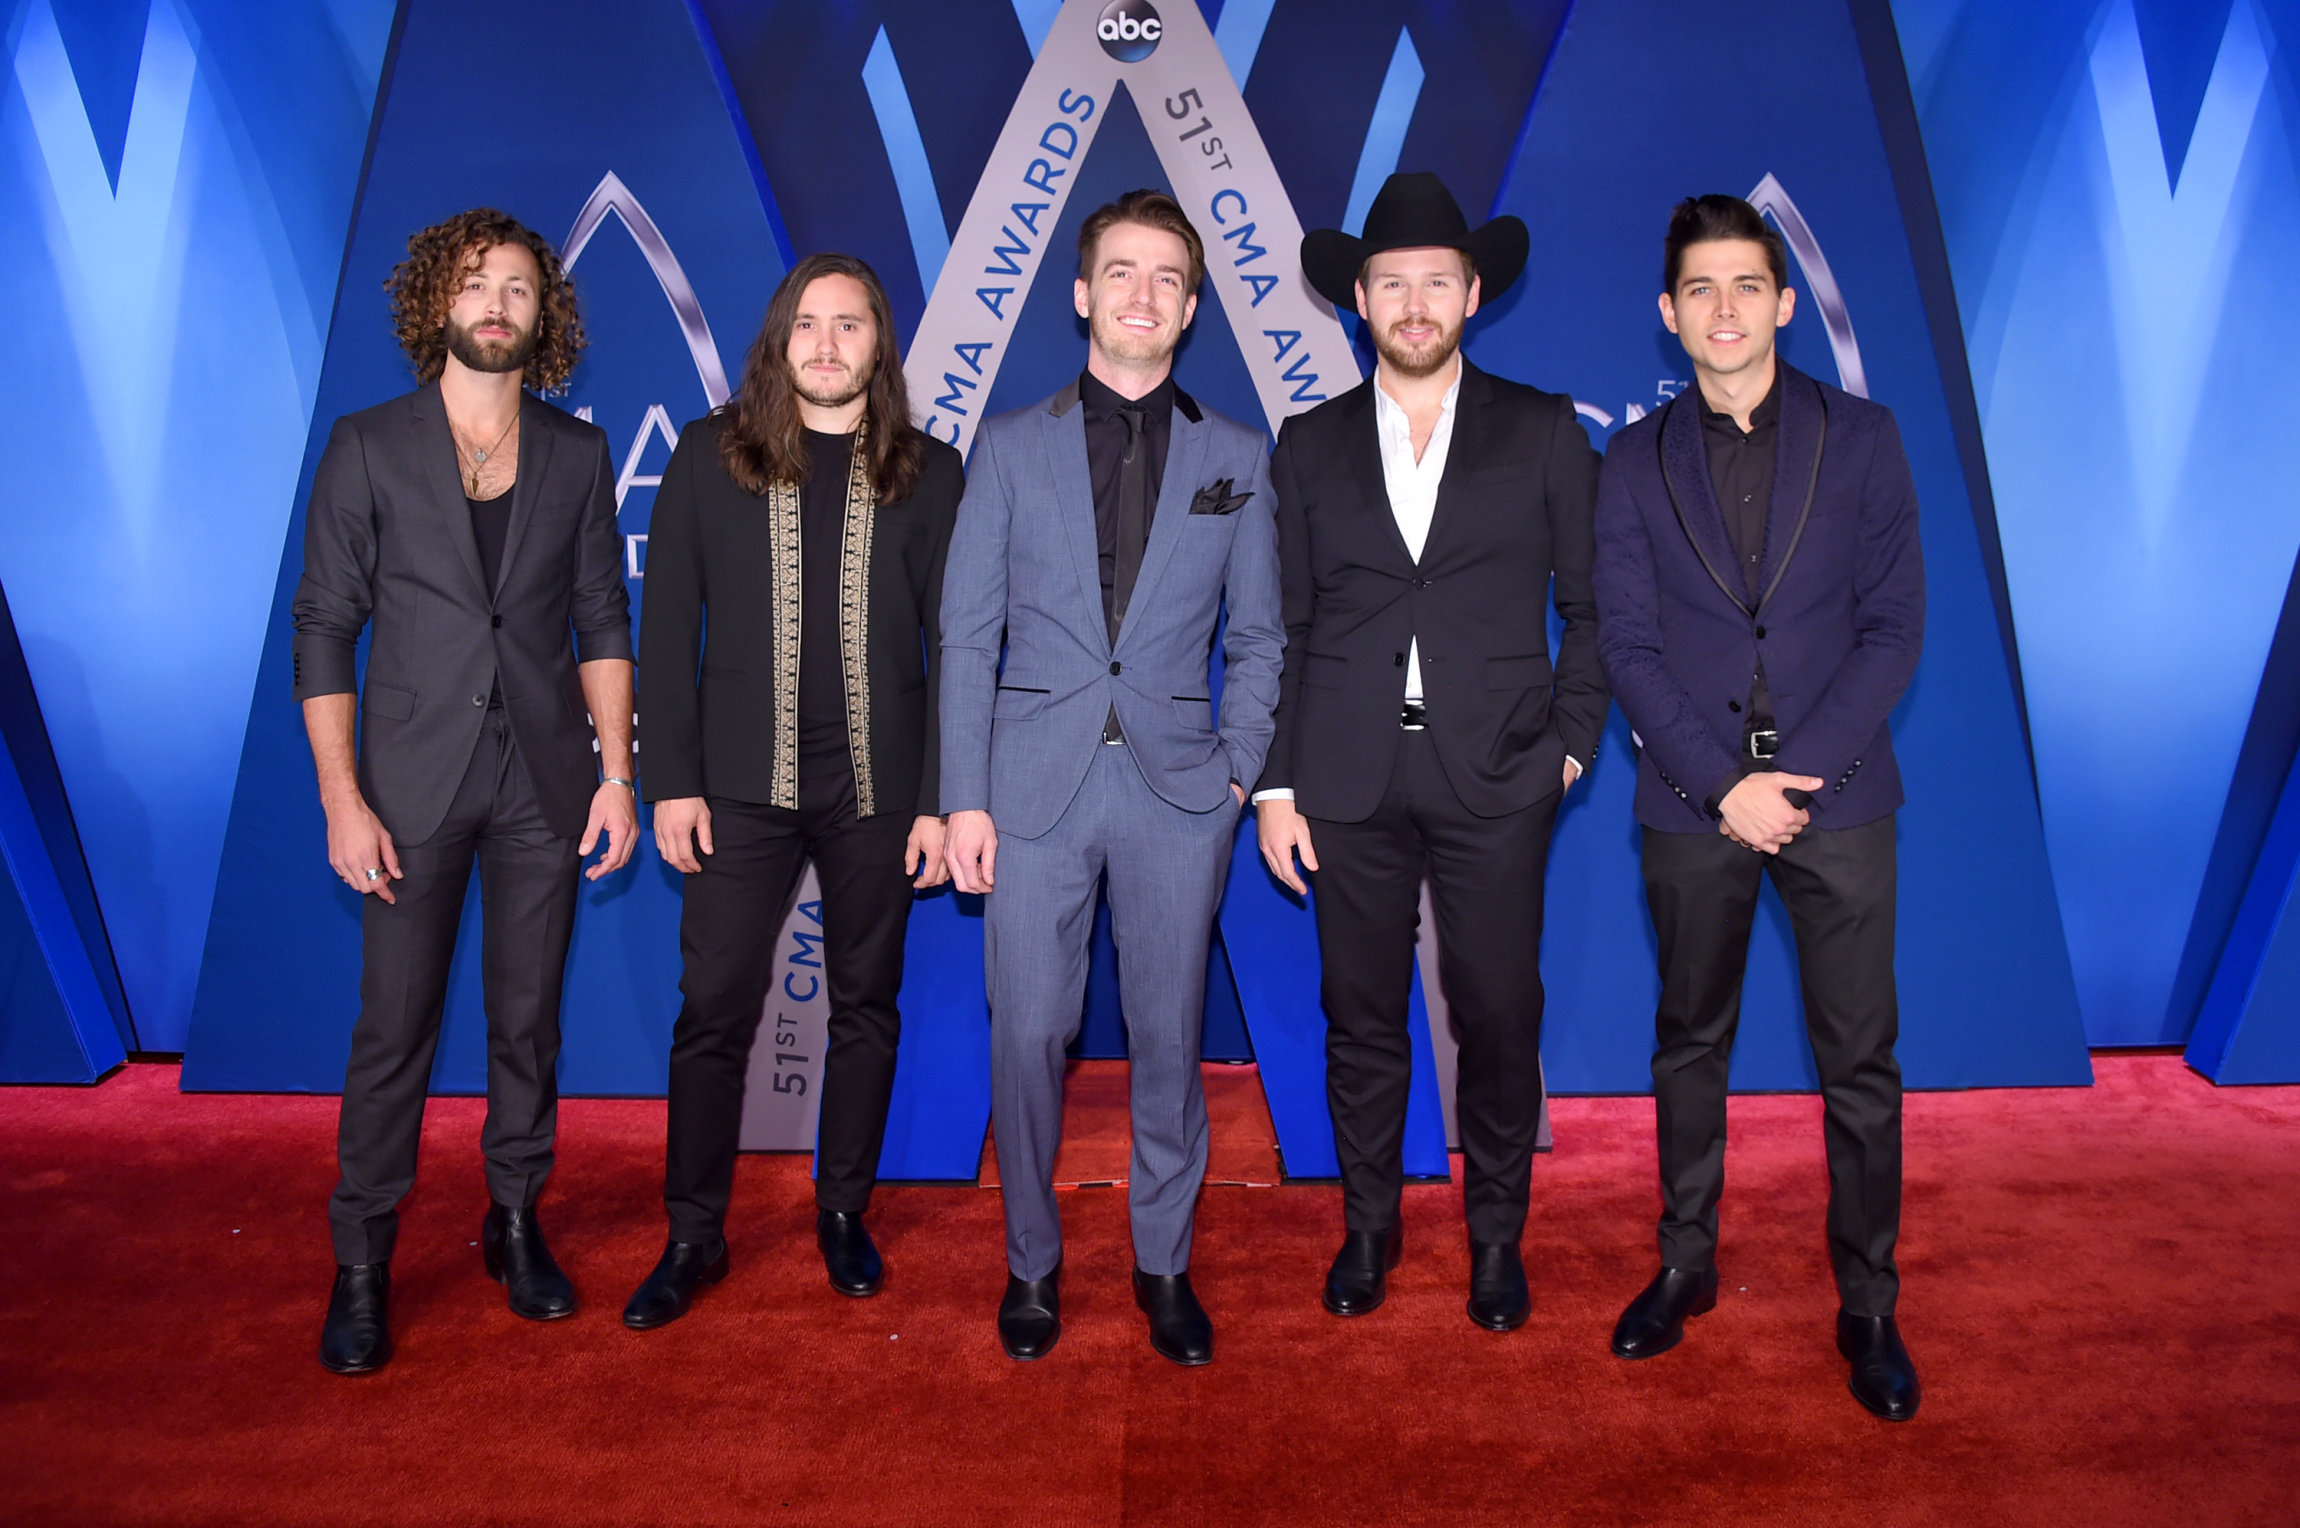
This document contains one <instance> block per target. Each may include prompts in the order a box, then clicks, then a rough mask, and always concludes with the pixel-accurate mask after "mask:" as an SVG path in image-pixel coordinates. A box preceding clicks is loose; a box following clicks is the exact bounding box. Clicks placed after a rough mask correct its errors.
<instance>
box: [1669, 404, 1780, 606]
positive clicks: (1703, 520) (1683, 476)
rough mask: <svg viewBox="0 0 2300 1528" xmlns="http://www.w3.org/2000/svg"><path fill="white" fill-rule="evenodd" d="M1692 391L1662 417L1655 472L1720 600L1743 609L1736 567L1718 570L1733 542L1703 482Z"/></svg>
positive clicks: (1705, 471)
mask: <svg viewBox="0 0 2300 1528" xmlns="http://www.w3.org/2000/svg"><path fill="white" fill-rule="evenodd" d="M1692 391H1693V389H1692V388H1690V387H1688V388H1687V389H1686V390H1685V392H1683V393H1679V394H1678V395H1677V396H1678V397H1679V398H1680V399H1681V400H1683V401H1681V402H1677V403H1672V404H1670V405H1669V414H1668V417H1667V418H1666V419H1664V420H1663V421H1662V427H1661V470H1662V472H1663V474H1664V475H1666V476H1667V478H1668V480H1669V481H1668V487H1669V491H1670V497H1671V498H1672V499H1673V500H1675V502H1676V506H1677V513H1678V516H1679V518H1680V519H1681V520H1682V521H1683V523H1684V527H1685V534H1686V537H1687V538H1688V539H1689V540H1690V541H1691V542H1692V543H1693V550H1694V552H1695V553H1696V554H1697V555H1698V556H1699V557H1700V558H1701V562H1702V565H1703V566H1705V567H1706V568H1708V570H1709V576H1710V578H1711V579H1713V580H1714V581H1715V582H1716V584H1717V587H1718V588H1720V589H1722V590H1724V591H1725V596H1726V598H1728V599H1730V600H1732V601H1733V603H1735V604H1736V605H1740V606H1742V607H1743V608H1744V609H1746V608H1747V606H1748V599H1747V596H1746V595H1745V594H1744V593H1743V592H1742V583H1741V579H1740V577H1739V570H1738V569H1737V568H1735V573H1734V576H1733V577H1732V578H1730V579H1728V578H1727V576H1726V575H1725V573H1724V572H1723V571H1722V570H1724V569H1727V568H1734V561H1733V541H1732V538H1731V537H1729V536H1727V535H1726V533H1725V511H1724V510H1722V509H1720V508H1719V507H1718V505H1717V491H1716V489H1715V488H1714V487H1713V486H1712V485H1711V484H1710V481H1709V450H1708V447H1707V446H1706V445H1705V444H1703V442H1702V439H1701V400H1700V399H1699V398H1697V397H1692V396H1689V395H1690V394H1691V393H1692ZM1777 488H1778V485H1776V489H1777Z"/></svg>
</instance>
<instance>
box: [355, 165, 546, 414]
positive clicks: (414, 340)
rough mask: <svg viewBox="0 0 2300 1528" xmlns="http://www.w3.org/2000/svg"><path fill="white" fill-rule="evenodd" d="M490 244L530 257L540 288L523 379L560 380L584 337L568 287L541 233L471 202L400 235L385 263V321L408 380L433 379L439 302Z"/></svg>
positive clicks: (540, 387)
mask: <svg viewBox="0 0 2300 1528" xmlns="http://www.w3.org/2000/svg"><path fill="white" fill-rule="evenodd" d="M498 244H520V245H524V246H526V249H527V252H528V253H529V254H531V255H533V256H534V257H535V268H536V269H537V270H538V271H540V272H542V276H543V285H542V290H541V291H540V292H538V293H537V294H536V296H537V298H538V299H539V301H538V303H537V311H536V315H535V331H536V332H535V351H534V353H533V354H532V355H530V356H529V357H528V358H527V372H526V381H527V386H528V387H530V388H532V389H533V390H534V391H536V392H538V393H548V392H551V391H553V390H554V389H556V388H558V387H560V386H562V385H564V384H565V383H566V381H567V376H568V373H570V372H572V371H573V370H574V369H575V362H576V360H577V359H578V358H579V357H581V355H582V354H583V346H584V344H585V343H586V341H585V339H584V334H583V316H582V314H581V313H579V312H577V311H576V307H575V287H574V283H573V282H572V280H571V279H570V278H569V277H568V275H567V272H566V271H565V270H564V269H563V268H561V266H560V264H559V252H558V251H557V250H555V249H553V248H552V247H551V243H550V241H549V240H547V239H545V238H544V237H543V236H542V235H541V234H539V233H537V232H535V231H534V230H533V229H531V228H529V227H528V226H527V225H526V224H524V223H522V222H520V221H519V220H518V219H517V218H515V217H512V216H511V215H510V214H508V213H503V212H498V211H496V210H495V209H494V208H493V207H474V208H473V209H471V211H469V212H459V213H457V214H456V215H455V216H454V217H451V218H449V219H448V220H447V221H446V222H444V223H434V224H432V225H431V226H430V227H429V228H426V229H424V230H423V231H422V232H421V233H418V234H416V235H414V236H413V237H412V238H410V239H409V240H408V241H407V258H406V259H405V260H402V261H400V262H399V264H398V265H396V266H394V267H393V268H392V272H391V279H390V280H388V281H386V282H385V283H384V284H383V289H384V290H385V291H386V292H389V293H390V294H391V323H392V328H393V329H394V330H395V331H396V332H397V333H398V335H399V344H400V348H401V349H403V350H405V351H406V352H407V358H408V360H410V361H411V362H413V363H414V365H415V375H416V380H418V381H421V382H436V381H438V380H439V374H440V372H441V371H442V370H444V369H445V368H446V366H447V310H448V309H449V308H450V307H452V306H454V303H455V292H456V287H457V285H458V284H459V283H460V282H461V281H462V279H463V277H464V276H465V275H466V274H467V273H469V272H471V271H475V270H477V269H478V268H479V265H480V262H481V261H483V260H485V259H486V258H487V252H488V251H489V250H491V249H493V248H494V247H495V246H496V245H498Z"/></svg>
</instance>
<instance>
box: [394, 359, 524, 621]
mask: <svg viewBox="0 0 2300 1528" xmlns="http://www.w3.org/2000/svg"><path fill="white" fill-rule="evenodd" d="M414 415H415V434H416V455H417V456H418V457H420V458H421V459H422V462H423V483H424V486H425V487H426V488H428V489H430V490H431V497H432V500H433V502H434V503H435V504H436V506H437V507H438V509H439V513H440V516H441V519H442V521H443V522H444V524H445V525H446V528H447V539H448V542H449V543H450V544H451V545H453V546H454V548H455V550H456V553H457V555H459V556H460V557H462V559H463V565H464V566H465V567H466V568H469V569H470V570H471V583H472V586H473V587H474V588H476V589H478V590H480V591H481V592H482V593H483V594H484V593H486V592H487V576H486V574H485V573H484V572H482V571H481V569H480V566H479V539H478V538H477V537H476V536H474V535H472V533H471V511H470V509H469V508H467V507H466V505H465V501H464V497H463V480H462V479H461V478H460V477H458V476H456V456H455V435H454V433H453V432H452V431H450V430H449V429H448V427H447V405H446V404H445V403H444V402H442V401H441V400H440V396H439V384H438V383H437V382H427V383H425V384H424V385H423V387H422V388H421V389H419V390H418V391H417V392H416V393H415V406H414ZM504 560H505V561H506V562H508V561H510V559H509V558H505V559H504Z"/></svg>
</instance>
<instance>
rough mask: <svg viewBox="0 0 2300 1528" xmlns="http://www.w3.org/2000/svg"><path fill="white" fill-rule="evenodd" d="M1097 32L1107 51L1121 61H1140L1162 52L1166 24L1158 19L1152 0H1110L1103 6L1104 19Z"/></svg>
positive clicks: (1098, 23)
mask: <svg viewBox="0 0 2300 1528" xmlns="http://www.w3.org/2000/svg"><path fill="white" fill-rule="evenodd" d="M1094 35H1095V36H1096V37H1097V38H1099V39H1100V40H1101V43H1102V51H1103V52H1105V53H1107V54H1109V55H1110V56H1111V57H1112V58H1114V59H1117V60H1118V61H1119V62H1120V63H1123V64H1136V63H1140V62H1141V61H1142V60H1143V59H1146V58H1148V57H1149V56H1150V55H1151V54H1153V53H1155V52H1157V51H1158V39H1159V38H1161V37H1163V36H1165V35H1166V23H1165V22H1163V21H1160V20H1159V19H1158V12H1157V10H1156V9H1155V8H1154V7H1152V6H1151V4H1150V3H1149V0H1110V3H1109V4H1108V5H1106V6H1104V7H1103V8H1102V17H1101V19H1100V20H1099V21H1097V22H1095V23H1094Z"/></svg>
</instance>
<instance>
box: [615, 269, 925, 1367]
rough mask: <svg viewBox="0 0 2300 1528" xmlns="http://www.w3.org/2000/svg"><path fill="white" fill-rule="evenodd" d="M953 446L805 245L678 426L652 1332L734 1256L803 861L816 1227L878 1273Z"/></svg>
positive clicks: (658, 517)
mask: <svg viewBox="0 0 2300 1528" xmlns="http://www.w3.org/2000/svg"><path fill="white" fill-rule="evenodd" d="M965 486H966V485H965V477H964V474H963V473H962V471H961V470H960V465H959V457H958V453H957V452H956V451H954V450H952V449H951V448H950V447H949V446H947V445H945V444H943V443H942V442H940V441H937V440H933V439H930V438H929V437H927V436H925V435H923V434H921V433H920V432H919V431H918V430H916V429H915V428H913V427H912V425H911V422H910V403H909V397H908V394H907V393H906V391H905V389H904V386H903V375H902V358H901V353H900V351H899V350H898V348H897V344H896V338H895V329H894V318H893V315H892V313H891V312H889V310H888V307H887V300H886V291H885V289H884V288H882V287H881V286H880V285H879V281H878V277H877V276H876V275H875V274H874V273H873V272H872V270H871V268H870V267H869V266H868V265H865V264H864V263H863V262H862V261H860V260H857V259H854V258H853V257H851V256H848V255H836V254H821V255H810V256H808V257H807V258H806V259H804V260H801V261H800V262H799V263H798V264H797V265H795V266H793V267H792V268H791V272H790V274H789V275H787V276H785V277H784V278H783V282H782V285H781V286H779V287H778V288H776V290H775V295H774V298H773V300H772V301H770V302H769V303H768V304H767V315H766V320H765V322H764V323H763V324H761V325H760V328H759V337H758V340H757V342H756V343H754V344H753V345H752V346H751V354H750V359H749V360H748V361H747V362H746V363H745V366H744V370H743V380H742V385H741V387H740V388H739V389H738V390H737V391H736V394H735V396H734V398H733V399H732V400H731V401H730V402H729V403H728V404H727V405H726V406H725V407H723V408H719V409H716V410H714V411H712V412H711V413H710V414H709V415H708V416H706V417H704V418H702V419H698V420H696V421H695V422H694V423H693V424H690V425H688V426H687V428H686V429H685V430H684V431H683V432H682V433H681V434H680V436H679V444H678V447H677V449H676V450H674V451H673V452H672V454H671V461H670V465H669V466H667V467H665V468H664V470H663V482H662V485H661V487H660V488H659V489H658V490H657V492H656V495H655V510H654V519H653V522H652V524H651V525H650V527H649V530H648V543H647V601H646V609H645V613H644V614H645V619H644V627H645V630H644V633H643V634H644V636H645V638H646V641H645V650H646V655H645V661H644V662H643V663H642V664H641V665H640V672H639V698H640V703H641V713H642V714H643V715H644V716H645V717H646V725H647V799H648V800H649V801H651V802H653V803H654V806H655V846H656V848H657V849H658V850H659V851H660V852H661V853H662V856H663V859H664V861H665V862H666V863H668V864H670V865H672V866H674V867H676V868H677V869H678V870H680V871H681V872H683V873H684V875H685V877H686V880H685V882H684V885H683V887H682V907H681V913H680V919H679V950H680V954H681V957H682V958H683V960H684V963H685V971H684V975H683V976H682V977H681V979H680V983H679V990H680V991H681V992H682V993H683V994H684V995H685V998H686V1002H685V1005H684V1006H683V1007H682V1008H681V1009H680V1011H679V1018H678V1022H677V1024H676V1025H675V1026H674V1027H673V1029H672V1032H671V1100H670V1126H669V1140H668V1145H667V1148H666V1151H665V1165H664V1181H663V1200H664V1205H665V1208H666V1209H667V1210H668V1211H669V1214H670V1222H671V1227H670V1241H669V1244H668V1245H667V1246H666V1247H665V1248H664V1250H663V1256H662V1258H661V1260H660V1261H659V1262H658V1263H657V1265H656V1267H655V1270H654V1272H653V1273H651V1274H649V1275H648V1276H647V1278H646V1281H645V1282H644V1283H642V1284H641V1285H640V1286H639V1288H638V1291H637V1292H636V1293H634V1294H633V1295H632V1296H631V1302H630V1304H629V1306H627V1307H626V1308H625V1310H624V1312H623V1320H624V1323H625V1324H626V1325H628V1326H630V1327H632V1328H633V1329H635V1330H646V1329H648V1328H651V1327H658V1326H662V1325H664V1324H665V1323H667V1322H671V1321H675V1320H677V1319H678V1318H679V1317H680V1316H682V1315H684V1314H686V1311H687V1308H688V1306H689V1304H690V1303H691V1302H692V1301H693V1299H694V1297H695V1293H696V1291H697V1290H698V1289H699V1288H700V1287H701V1286H703V1285H705V1284H710V1283H716V1282H717V1281H718V1280H719V1279H722V1278H724V1277H725V1276H726V1272H727V1239H726V1235H725V1228H726V1218H727V1206H728V1201H729V1199H730V1197H731V1195H732V1192H733V1185H734V1174H735V1150H736V1145H737V1137H738V1134H739V1132H740V1128H741V1124H742V1110H743V1083H744V1078H745V1075H746V1071H747V1068H748V1065H749V1058H750V1052H751V1041H752V1039H753V1037H754V1036H755V1035H756V1033H757V1031H758V1027H759V1021H760V1014H761V1012H762V1006H763V1004H764V1002H765V1000H766V994H767V987H768V983H769V982H770V981H771V980H772V977H773V966H774V953H775V951H774V931H775V929H776V928H777V927H778V926H779V925H780V924H781V922H782V919H783V915H784V913H785V911H786V910H787V909H788V907H789V905H790V900H791V896H792V894H793V892H794V891H796V889H797V887H798V882H799V875H800V872H801V871H802V869H803V868H804V866H805V864H806V861H807V860H808V859H810V858H811V859H812V860H813V861H814V865H815V873H816V875H817V876H818V877H819V878H820V880H821V883H822V894H823V899H822V921H823V958H824V965H825V971H824V975H825V977H826V979H827V983H828V987H829V996H830V1023H829V1043H828V1048H827V1050H826V1051H825V1054H824V1059H823V1077H822V1106H821V1111H820V1124H819V1126H818V1136H817V1154H816V1162H817V1166H816V1178H815V1204H816V1210H815V1235H816V1240H817V1243H818V1244H819V1245H820V1247H821V1249H822V1255H823V1262H824V1266H825V1269H826V1271H827V1272H828V1274H829V1276H830V1283H831V1287H832V1288H833V1289H836V1290H837V1291H839V1293H841V1294H846V1295H857V1296H860V1295H870V1294H875V1293H877V1292H878V1289H879V1283H880V1279H881V1278H882V1276H883V1267H882V1264H881V1262H880V1258H879V1254H878V1249H877V1248H876V1247H874V1246H873V1245H872V1243H871V1238H870V1233H869V1232H868V1231H867V1230H865V1229H864V1226H863V1219H862V1217H863V1212H864V1210H866V1209H867V1208H869V1205H870V1197H871V1190H872V1188H873V1187H874V1186H875V1185H876V1183H877V1177H878V1157H879V1146H880V1143H881V1142H882V1141H883V1139H884V1138H885V1135H886V1110H887V1099H888V1097H889V1095H890V1094H891V1092H892V1090H893V1087H894V1060H895V1046H896V1042H897V1040H898V1038H899V1037H900V1035H901V1032H902V1016H901V1014H900V1012H899V1011H898V1010H897V1008H896V1006H895V1000H896V995H897V993H898V992H899V991H900V990H901V987H902V957H903V934H904V931H905V929H906V928H907V927H908V926H909V922H910V904H911V890H912V888H913V887H914V886H916V887H927V886H934V885H937V884H939V883H941V882H942V881H943V880H944V879H945V878H946V876H947V875H948V871H947V870H946V869H945V867H944V865H943V856H942V835H943V829H942V819H941V817H940V816H939V815H937V809H936V805H935V798H936V796H937V794H938V791H939V786H938V784H937V780H936V773H937V772H936V762H937V761H936V756H935V750H934V748H933V746H932V739H933V737H934V734H935V723H934V690H933V687H932V686H931V685H930V684H929V683H928V680H927V673H926V664H925V655H926V653H927V651H928V650H929V649H931V648H932V647H933V646H934V645H935V635H936V620H935V613H936V611H937V609H938V608H939V607H940V604H941V599H942V567H943V557H944V554H945V552H946V551H947V550H948V548H949V545H950V529H951V522H952V520H953V518H954V517H955V516H956V514H957V512H958V501H959V496H960V494H961V493H962V492H963V491H964V489H965Z"/></svg>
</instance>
